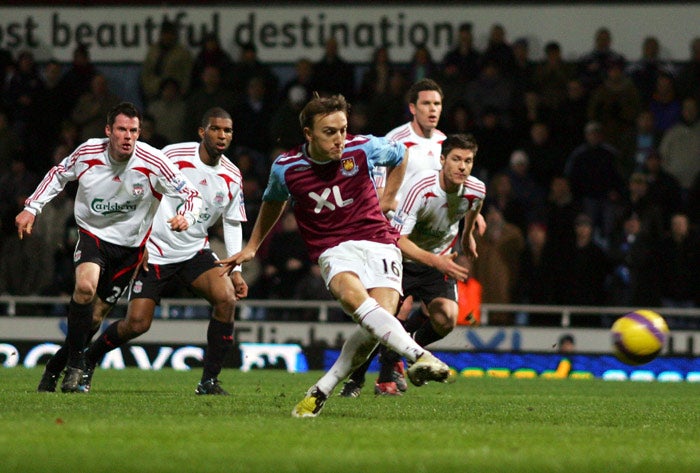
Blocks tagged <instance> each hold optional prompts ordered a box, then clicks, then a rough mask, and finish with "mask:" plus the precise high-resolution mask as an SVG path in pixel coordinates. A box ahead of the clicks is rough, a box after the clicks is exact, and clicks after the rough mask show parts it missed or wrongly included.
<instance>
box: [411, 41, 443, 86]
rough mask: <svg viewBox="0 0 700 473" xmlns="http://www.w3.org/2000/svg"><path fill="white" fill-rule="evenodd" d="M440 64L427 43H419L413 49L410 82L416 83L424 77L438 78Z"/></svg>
mask: <svg viewBox="0 0 700 473" xmlns="http://www.w3.org/2000/svg"><path fill="white" fill-rule="evenodd" d="M438 75H439V74H438V66H437V64H436V63H435V61H434V60H433V55H432V53H431V52H430V49H428V46H427V45H425V44H419V45H417V46H416V48H415V49H414V50H413V56H411V60H410V61H409V63H408V67H407V77H408V80H409V82H412V83H414V84H415V83H416V82H418V81H420V80H423V79H433V80H437V79H438V78H439V77H438Z"/></svg>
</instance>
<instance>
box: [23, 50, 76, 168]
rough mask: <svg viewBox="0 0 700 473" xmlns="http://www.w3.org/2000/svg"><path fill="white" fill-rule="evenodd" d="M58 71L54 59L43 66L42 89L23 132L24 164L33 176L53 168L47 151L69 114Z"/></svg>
mask: <svg viewBox="0 0 700 473" xmlns="http://www.w3.org/2000/svg"><path fill="white" fill-rule="evenodd" d="M62 72H63V71H62V68H61V64H60V63H59V62H58V61H57V60H55V59H50V60H49V61H48V62H47V63H46V64H45V65H44V68H43V71H42V76H43V79H44V87H43V88H42V89H41V90H40V91H39V92H38V93H37V94H36V96H35V99H34V104H33V105H32V113H31V120H30V122H29V129H28V130H27V136H28V137H29V142H28V144H27V145H28V148H29V149H28V152H29V154H30V155H31V156H32V159H31V161H30V162H28V163H27V164H28V165H29V166H30V167H31V169H32V170H33V171H35V172H36V173H37V174H39V173H44V172H46V170H47V169H49V168H50V167H51V166H53V163H52V162H51V152H52V151H53V147H54V146H56V143H57V142H58V136H59V133H60V131H61V122H62V121H63V120H64V119H65V118H67V117H68V115H70V110H71V109H70V108H68V107H67V102H66V96H67V94H68V91H67V90H65V89H64V88H63V86H61V75H62Z"/></svg>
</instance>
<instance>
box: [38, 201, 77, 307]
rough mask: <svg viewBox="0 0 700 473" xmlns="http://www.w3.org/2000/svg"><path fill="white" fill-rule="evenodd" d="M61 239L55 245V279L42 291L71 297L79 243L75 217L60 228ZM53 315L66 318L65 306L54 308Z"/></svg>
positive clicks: (53, 258) (68, 219) (48, 294)
mask: <svg viewBox="0 0 700 473" xmlns="http://www.w3.org/2000/svg"><path fill="white" fill-rule="evenodd" d="M57 230H59V231H60V233H59V232H57V233H59V234H60V237H59V238H58V240H57V241H56V244H55V245H54V248H55V249H54V252H53V257H52V260H53V268H54V270H53V278H52V280H51V282H50V283H49V285H48V286H46V287H45V288H44V290H43V291H42V295H45V296H62V297H70V296H71V294H72V293H73V286H74V279H75V267H74V265H73V253H74V252H75V245H76V244H77V243H78V233H79V231H78V225H77V224H76V223H75V217H73V214H72V211H71V215H70V216H69V217H68V218H66V220H65V221H64V222H62V223H61V225H59V226H58V229H57ZM53 313H54V314H56V315H60V316H61V317H65V316H66V315H67V311H66V307H65V304H60V305H57V306H55V307H54V309H53Z"/></svg>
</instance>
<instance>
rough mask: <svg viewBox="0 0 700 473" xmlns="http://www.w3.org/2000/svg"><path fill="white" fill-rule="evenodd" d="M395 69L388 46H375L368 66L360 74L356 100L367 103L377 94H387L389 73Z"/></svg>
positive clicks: (389, 81) (389, 80) (389, 82)
mask: <svg viewBox="0 0 700 473" xmlns="http://www.w3.org/2000/svg"><path fill="white" fill-rule="evenodd" d="M395 70H396V66H395V65H394V64H392V62H391V60H390V59H389V48H387V47H386V46H380V47H378V48H376V49H375V50H374V52H373V53H372V58H371V59H370V65H369V68H368V69H367V70H366V71H365V73H364V74H363V75H362V81H361V82H360V90H359V92H358V94H357V98H358V100H360V101H362V102H366V103H369V102H371V101H372V100H373V99H374V98H375V97H377V96H382V95H387V94H388V93H389V90H390V88H391V75H392V73H393V72H394V71H395Z"/></svg>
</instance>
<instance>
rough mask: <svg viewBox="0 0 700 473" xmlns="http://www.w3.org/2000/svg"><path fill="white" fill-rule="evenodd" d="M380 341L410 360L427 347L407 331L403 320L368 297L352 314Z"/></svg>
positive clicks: (414, 359)
mask: <svg viewBox="0 0 700 473" xmlns="http://www.w3.org/2000/svg"><path fill="white" fill-rule="evenodd" d="M352 316H353V318H354V319H355V321H357V322H358V323H359V324H360V325H361V326H363V327H364V328H366V329H367V330H368V331H369V332H370V333H371V334H372V335H374V336H375V337H377V339H379V341H380V342H381V343H382V344H383V345H386V346H388V347H389V348H391V349H392V350H394V351H395V352H396V353H398V354H399V355H401V356H403V357H405V358H406V359H408V360H409V361H411V362H413V361H416V358H418V357H419V356H420V355H421V354H422V353H423V352H424V351H425V349H424V348H422V347H421V346H420V345H418V344H417V343H416V341H415V340H413V338H411V336H410V335H409V334H408V333H407V332H406V330H405V329H404V328H403V326H402V325H401V322H399V320H398V319H397V318H396V317H394V316H393V315H392V314H390V313H389V312H387V311H386V310H385V309H383V308H382V307H381V306H380V305H379V303H378V302H377V301H376V300H374V299H373V298H371V297H370V298H368V299H367V300H365V301H364V302H363V303H362V304H360V307H358V308H357V310H356V311H355V313H354V314H353V315H352Z"/></svg>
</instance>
